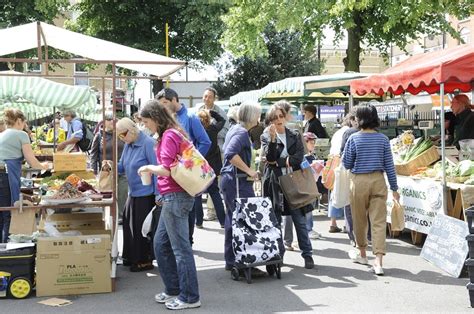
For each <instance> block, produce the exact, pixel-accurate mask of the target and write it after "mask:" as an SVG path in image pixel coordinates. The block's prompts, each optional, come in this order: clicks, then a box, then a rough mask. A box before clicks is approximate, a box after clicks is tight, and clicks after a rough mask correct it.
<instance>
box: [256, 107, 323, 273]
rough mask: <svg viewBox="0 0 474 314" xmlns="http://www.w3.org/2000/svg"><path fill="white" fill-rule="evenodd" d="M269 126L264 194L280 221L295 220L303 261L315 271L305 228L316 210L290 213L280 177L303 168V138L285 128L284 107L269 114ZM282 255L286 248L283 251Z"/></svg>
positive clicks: (265, 143)
mask: <svg viewBox="0 0 474 314" xmlns="http://www.w3.org/2000/svg"><path fill="white" fill-rule="evenodd" d="M267 118H268V121H269V122H270V127H269V129H268V132H264V133H263V134H262V138H261V141H262V150H263V156H265V157H266V164H265V172H264V175H263V187H264V188H263V190H264V195H265V196H268V197H270V199H271V200H272V203H273V208H274V210H275V214H276V216H277V219H278V221H279V222H280V223H281V219H282V215H285V216H287V215H289V216H291V218H292V220H293V224H294V226H295V230H296V236H297V238H298V245H299V247H300V250H301V252H302V253H301V255H302V257H303V258H304V261H305V263H304V267H305V268H306V269H312V268H314V261H313V257H312V255H313V248H312V246H311V241H310V240H309V234H308V230H307V228H306V220H307V219H306V213H307V212H310V211H312V210H313V208H312V205H307V206H304V207H302V208H299V209H295V210H290V209H289V207H288V204H287V201H286V200H285V198H284V196H283V194H282V191H281V187H280V183H279V180H278V178H279V177H280V176H282V175H284V174H286V173H287V171H288V168H290V167H291V168H292V169H293V171H296V170H299V169H301V166H300V165H301V163H302V162H303V157H304V147H303V141H302V139H301V135H300V134H299V133H298V132H297V131H295V130H290V129H289V128H288V127H286V111H285V110H284V108H283V106H282V105H273V106H272V107H271V108H270V110H269V111H268V113H267ZM281 250H282V252H283V251H284V248H283V247H282V248H281Z"/></svg>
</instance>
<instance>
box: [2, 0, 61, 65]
mask: <svg viewBox="0 0 474 314" xmlns="http://www.w3.org/2000/svg"><path fill="white" fill-rule="evenodd" d="M68 6H69V1H68V0H17V1H9V0H3V1H0V29H2V28H7V27H13V26H19V25H22V24H26V23H31V22H36V21H41V22H47V23H52V21H53V19H54V18H55V17H58V16H61V15H62V12H65V10H67V8H68ZM4 44H5V43H4ZM49 53H50V58H54V57H55V56H58V55H61V53H60V52H58V51H56V50H54V49H52V48H50V49H49ZM34 56H35V57H36V56H37V51H36V49H33V50H29V51H23V52H20V53H16V54H13V55H9V56H5V57H11V58H13V57H17V58H30V57H34ZM14 69H15V70H16V71H22V70H23V64H20V63H17V64H15V65H14ZM50 69H53V67H50ZM3 70H8V65H7V64H6V63H0V71H3Z"/></svg>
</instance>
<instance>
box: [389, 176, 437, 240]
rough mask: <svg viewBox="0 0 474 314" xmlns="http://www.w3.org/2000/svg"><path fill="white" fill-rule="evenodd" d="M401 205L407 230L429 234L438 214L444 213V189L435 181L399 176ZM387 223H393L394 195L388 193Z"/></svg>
mask: <svg viewBox="0 0 474 314" xmlns="http://www.w3.org/2000/svg"><path fill="white" fill-rule="evenodd" d="M397 181H398V192H399V193H400V204H401V205H402V206H403V208H404V209H405V228H408V229H410V230H414V231H416V232H421V233H425V234H428V231H429V230H430V228H431V226H432V225H433V221H434V219H435V217H436V216H437V215H438V213H443V208H444V207H443V198H442V192H443V188H442V186H441V184H440V183H439V182H436V181H433V180H423V179H412V178H408V177H403V176H397ZM388 194H389V195H388V199H387V222H391V219H390V216H391V208H392V205H393V200H392V195H391V194H392V193H388Z"/></svg>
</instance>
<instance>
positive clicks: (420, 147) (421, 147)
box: [401, 139, 433, 163]
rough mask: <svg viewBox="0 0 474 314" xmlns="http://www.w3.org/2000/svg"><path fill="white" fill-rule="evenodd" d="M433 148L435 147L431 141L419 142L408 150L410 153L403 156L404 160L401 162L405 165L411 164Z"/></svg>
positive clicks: (422, 140)
mask: <svg viewBox="0 0 474 314" xmlns="http://www.w3.org/2000/svg"><path fill="white" fill-rule="evenodd" d="M432 146H433V142H432V141H431V140H430V139H426V140H425V139H421V140H418V142H417V143H416V144H415V145H414V146H411V147H410V148H409V149H408V151H407V152H406V154H405V155H402V160H401V161H402V162H403V163H407V162H410V161H411V160H413V159H415V158H416V157H418V156H420V155H421V154H423V153H424V152H425V151H427V150H428V149H429V148H431V147H432Z"/></svg>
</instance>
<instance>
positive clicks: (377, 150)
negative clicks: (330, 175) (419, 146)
mask: <svg viewBox="0 0 474 314" xmlns="http://www.w3.org/2000/svg"><path fill="white" fill-rule="evenodd" d="M355 116H356V119H357V122H358V125H359V128H360V131H359V132H357V133H354V134H353V135H351V136H350V137H349V139H348V141H347V143H346V145H345V148H344V155H343V158H342V161H343V163H344V167H345V168H346V169H349V170H350V171H351V178H350V190H351V192H350V203H351V213H352V221H353V223H354V234H355V240H356V244H357V248H358V249H359V250H358V251H351V252H349V257H350V258H351V259H352V261H353V262H354V263H359V264H363V265H368V264H369V262H368V260H367V255H366V249H367V244H368V243H367V242H368V240H367V230H368V223H367V217H369V220H370V228H371V231H372V251H373V253H374V255H375V256H376V259H375V261H374V264H373V266H372V268H371V270H372V271H373V272H374V273H375V274H376V275H378V276H381V275H383V274H384V271H383V268H382V258H383V256H384V255H385V250H386V248H385V235H386V228H387V204H386V202H387V184H386V182H385V177H384V172H385V173H386V174H387V179H388V182H389V185H390V189H391V190H392V195H393V198H394V199H395V200H397V201H398V200H399V199H400V195H399V194H398V192H397V190H398V186H397V176H396V174H395V166H394V164H393V157H392V151H391V149H390V142H389V140H388V138H387V136H385V135H384V134H382V133H378V132H377V130H376V128H378V127H379V125H380V119H379V117H378V114H377V109H376V108H375V107H374V106H372V105H361V106H357V107H356V112H355Z"/></svg>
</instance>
